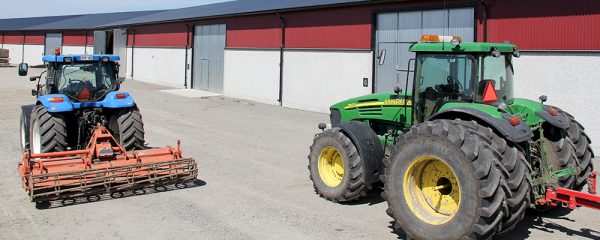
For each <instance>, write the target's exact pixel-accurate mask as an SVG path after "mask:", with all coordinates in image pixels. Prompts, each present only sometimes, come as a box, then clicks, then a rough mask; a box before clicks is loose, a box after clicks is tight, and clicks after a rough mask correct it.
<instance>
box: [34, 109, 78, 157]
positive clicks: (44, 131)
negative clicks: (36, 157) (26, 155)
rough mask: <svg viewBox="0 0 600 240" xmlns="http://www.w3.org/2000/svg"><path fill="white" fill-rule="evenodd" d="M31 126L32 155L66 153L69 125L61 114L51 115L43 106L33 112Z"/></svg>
mask: <svg viewBox="0 0 600 240" xmlns="http://www.w3.org/2000/svg"><path fill="white" fill-rule="evenodd" d="M30 121H31V122H30V124H29V140H30V150H31V152H32V153H34V154H35V153H49V152H61V151H66V150H67V147H68V146H69V144H68V140H67V139H68V138H67V125H66V123H65V119H64V117H63V116H62V115H61V114H57V113H50V112H48V111H47V110H46V108H45V107H44V106H42V105H39V106H36V107H35V108H34V109H33V111H32V112H31V119H30Z"/></svg>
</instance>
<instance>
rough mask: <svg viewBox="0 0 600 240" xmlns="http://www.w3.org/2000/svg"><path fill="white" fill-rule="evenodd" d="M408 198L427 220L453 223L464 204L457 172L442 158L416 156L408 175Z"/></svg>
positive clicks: (416, 211) (413, 208)
mask: <svg viewBox="0 0 600 240" xmlns="http://www.w3.org/2000/svg"><path fill="white" fill-rule="evenodd" d="M403 183H404V184H403V185H404V198H405V199H406V202H407V203H408V207H409V208H410V210H411V211H412V212H413V213H414V215H415V216H417V217H418V218H419V219H421V220H422V221H423V222H426V223H429V224H432V225H441V224H444V223H447V222H449V221H450V220H451V219H452V218H453V217H454V216H455V215H456V213H457V212H458V209H459V206H460V185H459V184H458V181H457V179H456V174H454V171H453V170H452V168H450V166H448V164H446V163H445V162H444V161H442V160H441V159H440V158H437V157H433V156H423V157H419V158H417V159H415V160H414V161H413V162H412V163H411V164H410V166H409V167H408V170H407V171H406V173H405V174H404V182H403Z"/></svg>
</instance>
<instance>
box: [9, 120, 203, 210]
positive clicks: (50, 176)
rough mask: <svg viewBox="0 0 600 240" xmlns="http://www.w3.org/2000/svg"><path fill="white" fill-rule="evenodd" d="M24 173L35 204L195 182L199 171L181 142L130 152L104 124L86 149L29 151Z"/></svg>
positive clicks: (25, 184) (24, 186)
mask: <svg viewBox="0 0 600 240" xmlns="http://www.w3.org/2000/svg"><path fill="white" fill-rule="evenodd" d="M19 174H20V175H21V179H22V182H23V188H25V191H27V192H28V193H29V197H30V199H31V201H32V202H44V201H52V200H61V199H71V198H77V197H85V196H92V195H99V194H104V193H116V192H123V191H128V190H136V189H143V188H147V187H159V186H165V185H172V184H180V183H187V182H192V181H194V180H195V179H196V176H197V175H198V168H197V165H196V160H194V159H191V158H183V157H182V156H181V148H180V143H179V142H178V143H177V148H173V147H165V148H154V149H145V150H140V151H132V152H130V153H127V151H125V148H123V147H122V146H119V144H118V143H117V141H116V140H115V138H114V137H113V136H112V135H111V134H110V133H109V131H108V130H107V129H106V128H105V127H104V126H102V125H100V124H98V125H97V126H96V128H95V130H94V133H93V134H92V136H91V138H90V141H89V143H88V145H87V148H86V149H83V150H75V151H65V152H53V153H42V154H30V153H29V152H25V153H23V161H22V162H20V163H19Z"/></svg>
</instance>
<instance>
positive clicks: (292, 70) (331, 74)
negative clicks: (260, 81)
mask: <svg viewBox="0 0 600 240" xmlns="http://www.w3.org/2000/svg"><path fill="white" fill-rule="evenodd" d="M372 61H373V52H371V51H325V50H286V52H285V55H284V62H285V63H284V70H283V72H284V77H283V79H284V84H283V106H285V107H290V108H297V109H302V110H309V111H317V112H324V113H327V112H329V106H330V105H332V104H334V103H337V102H339V101H342V100H345V99H348V98H353V97H358V96H362V95H366V94H370V93H371V92H372V91H371V90H372V84H373V81H372V79H371V77H372V72H373V67H372V66H373V63H372ZM363 78H368V79H369V86H368V87H363Z"/></svg>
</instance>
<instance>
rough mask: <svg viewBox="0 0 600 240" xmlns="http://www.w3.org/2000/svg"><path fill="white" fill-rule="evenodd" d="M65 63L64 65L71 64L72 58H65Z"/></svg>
mask: <svg viewBox="0 0 600 240" xmlns="http://www.w3.org/2000/svg"><path fill="white" fill-rule="evenodd" d="M65 62H66V63H71V62H73V58H70V57H66V58H65Z"/></svg>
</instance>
